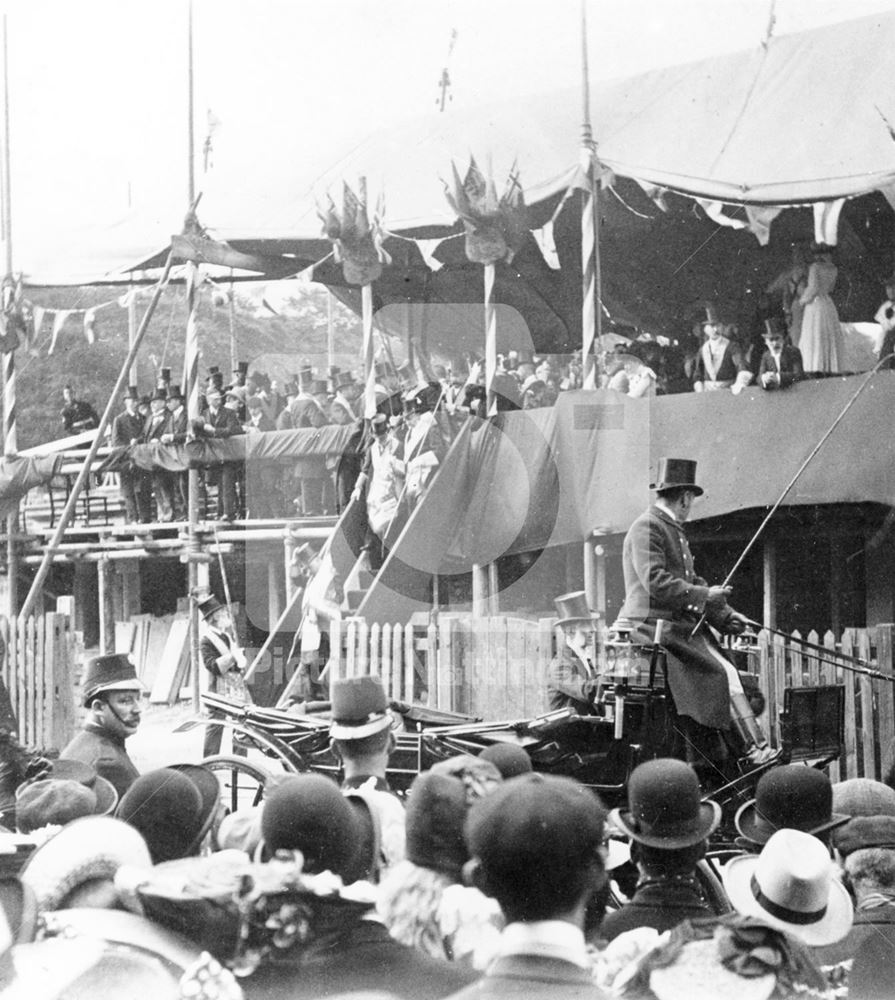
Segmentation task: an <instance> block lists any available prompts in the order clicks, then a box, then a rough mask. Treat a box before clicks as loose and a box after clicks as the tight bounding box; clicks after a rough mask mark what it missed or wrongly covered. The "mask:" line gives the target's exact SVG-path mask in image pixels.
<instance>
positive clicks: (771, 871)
mask: <svg viewBox="0 0 895 1000" xmlns="http://www.w3.org/2000/svg"><path fill="white" fill-rule="evenodd" d="M834 873H835V867H834V864H833V861H832V860H831V858H830V855H829V852H828V851H827V849H826V847H824V845H823V844H822V843H821V842H820V841H819V840H818V839H817V838H816V837H812V836H811V834H810V833H803V832H802V831H801V830H778V831H777V833H775V834H774V835H773V836H772V837H771V839H770V840H769V841H768V842H767V843H766V844H765V846H764V847H763V848H762V852H761V854H757V855H756V854H744V855H741V856H740V857H736V858H734V859H733V860H732V861H730V862H728V864H727V866H726V867H725V869H724V888H725V890H726V891H727V895H728V896H729V897H730V901H731V903H732V904H733V906H734V908H735V909H736V910H737V911H738V912H739V913H742V914H745V915H746V916H754V917H760V918H761V919H762V920H763V921H765V923H768V924H770V925H771V926H772V927H777V928H779V929H780V930H783V931H786V932H787V933H788V934H791V935H792V936H793V937H796V938H798V939H799V940H800V941H802V942H804V943H805V944H807V945H809V946H815V947H816V946H819V945H825V944H833V943H835V942H836V941H841V940H842V938H844V937H845V935H846V934H848V932H849V931H850V930H851V926H852V920H853V916H854V907H853V906H852V901H851V897H850V896H849V894H848V892H847V891H846V889H845V888H844V887H843V885H842V883H841V882H839V881H838V879H837V878H835V874H834Z"/></svg>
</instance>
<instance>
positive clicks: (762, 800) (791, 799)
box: [734, 764, 848, 844]
mask: <svg viewBox="0 0 895 1000" xmlns="http://www.w3.org/2000/svg"><path fill="white" fill-rule="evenodd" d="M847 821H848V816H844V815H841V814H839V813H834V812H833V787H832V785H831V784H830V779H829V778H828V777H827V776H826V775H825V774H823V773H822V772H821V771H818V770H816V769H815V768H813V767H807V766H806V765H804V764H785V765H783V766H781V767H775V768H773V770H771V771H768V772H767V773H766V774H763V775H762V776H761V778H760V779H759V782H758V784H757V785H756V786H755V798H754V799H751V800H750V801H749V802H747V803H746V804H745V805H742V806H740V808H739V809H738V810H737V814H736V816H735V817H734V822H735V823H736V828H737V830H739V832H740V834H741V835H742V836H743V837H745V838H746V840H749V841H751V842H752V843H753V844H765V843H767V841H768V840H769V839H770V838H771V836H773V834H775V833H776V832H777V831H778V830H782V829H789V830H801V831H802V832H804V833H810V834H814V835H817V834H819V833H823V832H824V831H826V830H831V829H833V827H836V826H841V825H842V824H843V823H846V822H847Z"/></svg>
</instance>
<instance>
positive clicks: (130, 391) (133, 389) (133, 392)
mask: <svg viewBox="0 0 895 1000" xmlns="http://www.w3.org/2000/svg"><path fill="white" fill-rule="evenodd" d="M124 398H125V399H135V400H137V402H139V400H140V390H139V389H138V388H137V386H135V385H129V386H128V387H127V389H126V390H125V393H124Z"/></svg>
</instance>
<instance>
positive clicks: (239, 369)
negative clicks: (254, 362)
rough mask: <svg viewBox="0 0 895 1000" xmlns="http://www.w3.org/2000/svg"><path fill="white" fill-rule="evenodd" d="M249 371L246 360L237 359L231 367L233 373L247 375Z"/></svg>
mask: <svg viewBox="0 0 895 1000" xmlns="http://www.w3.org/2000/svg"><path fill="white" fill-rule="evenodd" d="M248 373H249V363H248V361H237V362H236V367H235V368H234V369H233V374H234V375H248Z"/></svg>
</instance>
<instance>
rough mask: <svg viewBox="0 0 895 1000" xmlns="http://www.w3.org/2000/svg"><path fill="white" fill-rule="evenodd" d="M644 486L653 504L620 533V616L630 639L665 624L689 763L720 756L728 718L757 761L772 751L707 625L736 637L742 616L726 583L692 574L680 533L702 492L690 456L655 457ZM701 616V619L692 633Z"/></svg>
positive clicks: (642, 638)
mask: <svg viewBox="0 0 895 1000" xmlns="http://www.w3.org/2000/svg"><path fill="white" fill-rule="evenodd" d="M650 489H652V490H654V491H655V492H656V494H657V496H656V502H655V503H654V504H653V505H652V506H651V507H650V508H649V509H648V510H647V511H645V512H644V513H643V514H641V515H640V517H638V518H637V520H636V521H635V522H634V523H633V524H632V525H631V527H630V529H629V530H628V533H627V535H626V536H625V542H624V547H623V550H622V559H623V566H624V575H625V603H624V605H623V606H622V609H621V611H620V613H619V617H620V618H622V619H627V620H629V621H631V622H632V623H634V630H633V631H632V638H634V639H635V641H639V642H646V643H651V642H652V641H653V639H654V636H655V633H656V623H657V621H659V620H661V621H662V622H663V623H664V624H663V627H662V632H661V638H660V642H661V644H662V646H664V648H665V650H666V656H667V663H666V671H667V681H668V686H669V688H670V691H671V695H672V697H673V698H674V705H675V710H676V712H677V715H678V717H679V718H678V732H679V733H680V735H681V736H682V738H683V740H684V743H685V754H686V756H687V759H688V761H689V762H690V763H693V764H694V765H695V766H696V767H697V768H700V767H702V765H703V764H704V763H705V762H711V761H712V760H713V758H714V759H715V761H716V762H720V761H722V760H723V759H724V758H725V757H726V756H727V754H726V748H725V747H722V746H721V745H720V744H719V741H718V738H717V734H718V731H719V730H728V729H730V727H731V724H732V725H733V729H734V731H735V733H736V735H737V736H739V737H740V738H741V740H742V743H743V747H742V748H738V749H739V750H740V751H741V752H742V751H744V752H743V753H742V755H743V756H745V757H746V758H747V759H748V760H749V762H750V763H752V764H761V763H764V762H766V761H767V760H769V759H771V758H772V757H773V756H774V753H775V752H774V751H773V750H771V748H770V747H769V746H768V742H767V739H766V738H765V736H764V734H763V733H762V731H761V729H760V728H759V726H758V723H757V722H756V720H755V716H754V715H753V714H752V707H751V705H750V704H749V700H748V698H747V697H746V695H745V693H744V692H743V685H742V683H741V682H740V678H739V674H738V673H737V671H736V669H735V668H734V666H733V664H731V663H730V662H729V661H728V660H727V659H726V658H725V656H724V655H723V653H722V652H721V649H720V647H719V645H718V643H717V642H716V640H715V637H714V635H713V634H712V632H711V630H710V629H709V628H708V626H709V625H711V626H712V627H713V628H715V629H717V630H718V631H719V632H722V633H726V634H732V635H738V634H740V633H742V632H743V631H744V630H745V628H746V626H747V624H748V619H746V618H745V617H744V616H743V615H741V614H740V613H739V612H737V611H734V610H733V608H731V607H730V606H729V605H728V603H727V598H728V596H729V594H730V588H729V587H720V586H714V587H710V586H709V585H708V584H707V583H706V581H705V580H703V579H702V578H701V577H698V576H696V574H695V572H694V569H693V556H692V555H691V553H690V546H689V545H688V543H687V535H686V533H685V531H684V522H685V521H686V520H687V518H688V517H689V515H690V510H691V508H692V506H693V501H694V499H695V498H696V497H698V496H701V494H702V492H703V491H702V489H701V488H700V487H699V486H697V485H696V462H693V461H689V460H687V459H679V458H662V459H660V460H659V469H658V473H657V476H656V482H655V483H653V484H652V485H651V487H650ZM703 615H704V616H705V622H703V623H702V624H701V625H700V626H699V628H698V629H696V630H695V631H694V629H695V627H696V624H697V622H698V621H699V619H700V618H701V617H702V616H703Z"/></svg>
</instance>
